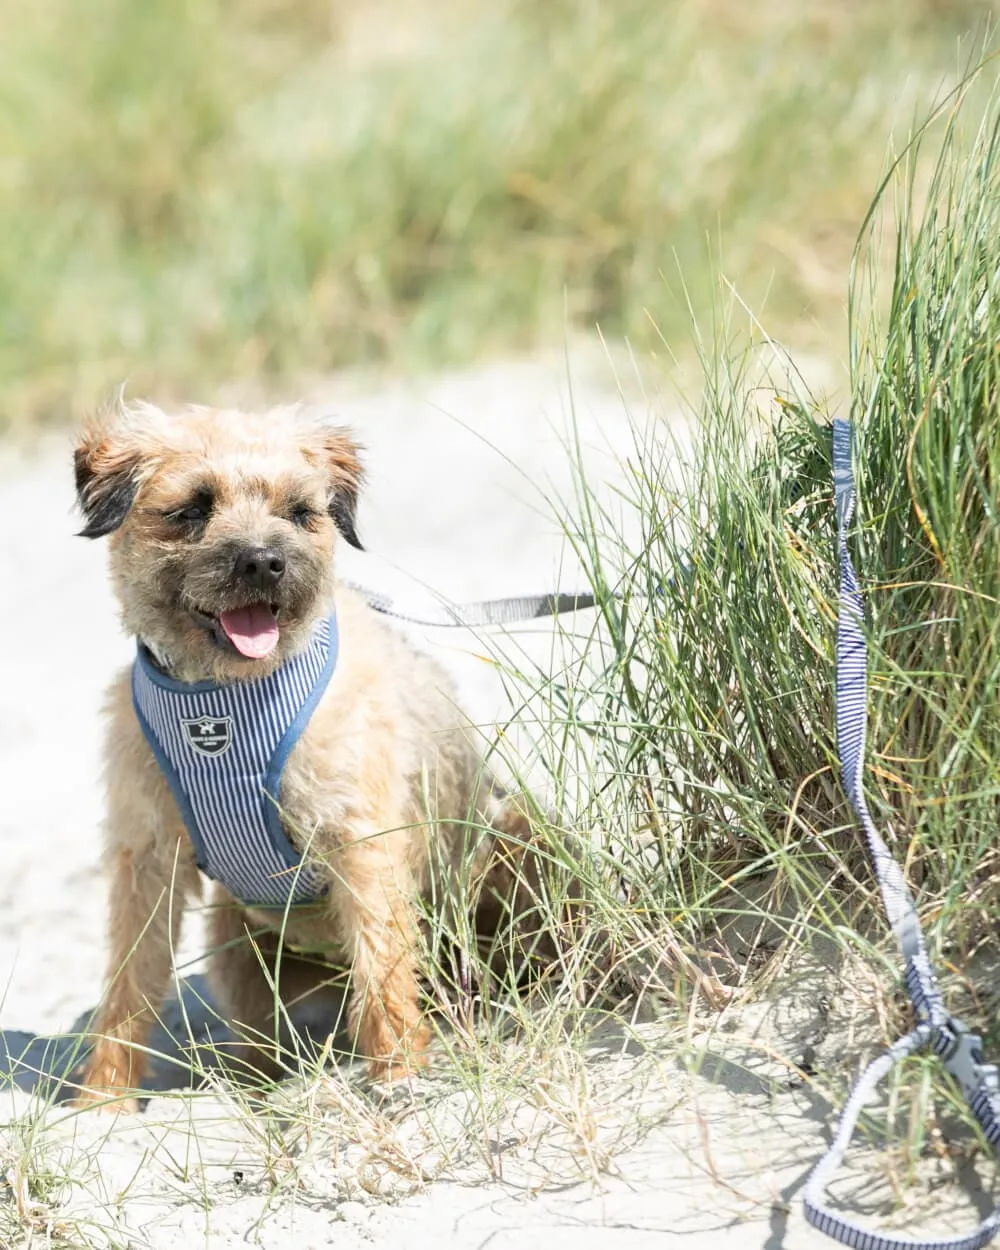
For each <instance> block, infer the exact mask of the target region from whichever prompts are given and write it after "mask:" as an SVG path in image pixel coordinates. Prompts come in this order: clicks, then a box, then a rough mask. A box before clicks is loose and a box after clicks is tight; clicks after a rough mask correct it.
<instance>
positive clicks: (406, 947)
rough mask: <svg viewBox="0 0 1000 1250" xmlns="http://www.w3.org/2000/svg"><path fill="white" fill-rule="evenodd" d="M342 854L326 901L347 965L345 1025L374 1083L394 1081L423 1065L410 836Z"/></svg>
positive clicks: (376, 840)
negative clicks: (348, 990)
mask: <svg viewBox="0 0 1000 1250" xmlns="http://www.w3.org/2000/svg"><path fill="white" fill-rule="evenodd" d="M355 833H356V836H357V840H356V841H355V842H353V843H351V844H350V845H348V846H344V847H342V848H341V850H340V852H339V853H338V855H337V861H336V876H335V884H334V888H333V890H332V892H331V902H332V904H333V906H334V907H335V908H336V922H337V927H338V929H339V931H340V934H341V937H342V941H343V943H344V947H345V949H346V952H347V954H348V955H349V956H350V958H351V964H352V971H351V995H350V1000H349V1005H348V1019H349V1024H350V1028H351V1033H352V1036H353V1038H354V1044H355V1046H356V1047H357V1049H358V1052H359V1053H360V1054H362V1055H364V1057H365V1058H366V1059H367V1060H368V1070H369V1073H370V1075H371V1076H372V1077H374V1078H378V1079H382V1080H386V1081H393V1080H398V1079H399V1078H400V1077H403V1076H405V1075H407V1073H408V1072H411V1071H412V1070H413V1069H415V1068H417V1067H420V1066H422V1065H423V1063H424V1062H425V1059H424V1051H425V1049H426V1047H427V1043H428V1041H429V1039H430V1032H429V1030H428V1028H427V1025H426V1024H425V1023H424V1021H423V1020H422V1018H421V1011H420V985H419V982H418V980H417V952H416V942H417V916H416V900H415V895H414V888H413V883H412V875H411V872H410V867H409V864H408V857H407V852H406V845H407V843H408V841H409V834H408V831H403V830H401V829H399V828H398V827H397V829H395V830H392V831H391V832H387V833H381V832H375V831H372V832H369V833H368V834H367V836H358V831H355Z"/></svg>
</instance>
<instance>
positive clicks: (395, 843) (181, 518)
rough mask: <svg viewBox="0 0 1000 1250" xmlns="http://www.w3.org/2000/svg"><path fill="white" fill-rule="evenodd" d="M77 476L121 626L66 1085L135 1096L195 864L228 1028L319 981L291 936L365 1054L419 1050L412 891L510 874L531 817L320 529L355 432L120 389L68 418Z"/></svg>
mask: <svg viewBox="0 0 1000 1250" xmlns="http://www.w3.org/2000/svg"><path fill="white" fill-rule="evenodd" d="M75 476H76V487H77V497H78V503H79V506H80V509H81V511H82V513H83V516H84V518H85V526H84V528H83V529H82V531H81V534H82V535H83V536H85V537H87V538H93V539H96V538H102V537H105V536H106V537H107V538H108V542H109V561H110V574H111V581H112V585H113V589H114V592H115V595H116V597H117V600H118V604H119V606H120V612H121V620H122V623H123V625H124V628H125V630H126V631H127V633H128V634H129V635H131V636H133V637H134V638H135V639H136V644H137V655H136V660H135V663H134V664H133V665H132V666H131V667H130V668H129V669H128V670H127V671H125V672H123V673H121V674H120V675H119V676H118V677H117V678H116V679H115V681H114V682H113V684H112V685H111V687H110V690H109V692H108V697H107V703H106V717H107V733H106V744H105V781H106V791H107V808H106V821H105V858H106V866H107V869H108V872H109V874H110V889H109V926H108V932H109V951H108V963H107V977H106V985H105V991H104V995H103V998H102V1002H101V1006H100V1008H99V1009H98V1014H97V1017H96V1020H95V1025H94V1034H95V1037H96V1039H97V1040H96V1041H95V1045H94V1049H93V1051H92V1053H91V1055H90V1058H89V1060H88V1062H87V1064H86V1067H85V1070H84V1074H83V1079H82V1083H81V1088H82V1091H83V1092H82V1093H81V1095H80V1097H79V1099H78V1101H79V1102H80V1103H81V1104H84V1105H86V1104H91V1103H103V1104H105V1105H109V1106H112V1105H113V1106H117V1107H122V1106H124V1107H126V1108H129V1109H134V1106H135V1104H134V1103H133V1102H131V1101H130V1099H129V1091H130V1090H131V1091H134V1090H135V1089H136V1087H137V1086H138V1085H139V1083H140V1082H141V1079H142V1075H143V1070H144V1066H145V1065H144V1059H143V1046H144V1044H145V1042H146V1039H147V1036H148V1032H149V1029H150V1026H151V1022H152V1019H153V1016H154V1014H155V1013H156V1011H157V1010H158V1008H159V1006H160V1004H161V1003H162V1001H163V999H164V997H165V995H166V993H167V991H168V989H169V984H170V976H171V952H172V950H173V949H174V947H175V946H176V944H177V941H178V938H179V934H180V927H181V922H182V918H183V915H184V912H185V909H186V908H187V906H188V905H189V904H190V903H191V902H192V901H194V900H197V899H198V898H199V897H201V891H202V886H203V880H204V877H205V875H208V876H210V877H213V878H214V881H213V883H212V884H211V887H210V889H211V896H210V909H209V935H210V947H211V950H212V954H211V956H210V969H209V978H210V983H211V985H212V988H213V991H214V993H215V995H216V997H217V1000H218V1002H219V1004H220V1007H221V1010H222V1012H223V1014H224V1016H225V1017H226V1019H227V1020H228V1021H232V1022H234V1024H236V1025H238V1026H241V1028H242V1030H243V1036H245V1037H249V1038H258V1039H261V1038H264V1039H266V1038H268V1037H272V1036H273V1035H274V1031H275V1024H276V1011H277V1010H278V1009H277V1008H276V1001H275V999H276V994H275V981H278V980H279V973H280V985H279V986H278V988H279V990H280V992H281V994H282V995H284V994H285V992H286V987H287V988H288V989H289V990H291V989H292V988H294V993H295V995H296V996H297V997H301V996H306V995H308V994H309V993H310V992H312V991H314V990H315V991H319V990H320V989H321V988H322V982H323V981H324V978H325V977H328V975H329V970H328V968H326V967H325V966H324V963H323V961H316V960H310V959H309V958H307V957H305V956H304V955H303V954H302V952H308V951H315V950H317V949H324V950H330V949H335V950H336V951H338V952H339V953H340V955H341V956H342V958H343V960H344V962H345V963H346V965H347V966H348V967H349V969H350V978H351V981H350V992H349V996H348V1011H347V1018H348V1024H349V1028H350V1031H351V1034H352V1037H353V1042H354V1046H355V1049H356V1052H357V1053H358V1054H360V1055H362V1056H363V1057H364V1058H365V1059H366V1060H367V1064H368V1071H369V1073H370V1075H371V1076H372V1077H373V1078H381V1079H384V1080H394V1079H397V1078H399V1077H401V1076H404V1075H405V1074H407V1073H410V1072H413V1071H415V1070H416V1069H417V1068H418V1067H419V1066H421V1065H422V1064H423V1063H424V1062H425V1060H426V1049H427V1045H428V1042H429V1038H430V1030H429V1027H428V1024H427V1022H426V1018H425V1016H424V1014H423V1013H422V1009H421V999H420V993H421V991H420V983H419V978H418V959H417V947H418V935H419V930H420V914H421V905H422V904H423V903H424V902H425V901H426V900H428V899H432V898H433V899H440V898H442V897H443V896H445V895H447V894H448V889H447V885H445V888H442V883H441V876H442V874H444V875H445V876H447V875H449V874H450V875H451V876H452V877H453V878H454V879H457V878H458V876H459V875H462V874H463V873H464V877H463V879H465V880H475V881H478V883H479V885H478V887H477V888H478V889H479V892H480V895H481V896H482V897H483V898H486V897H487V895H488V894H489V890H488V889H486V890H484V889H483V887H484V885H485V884H487V883H488V882H489V880H490V879H491V878H490V873H491V871H492V872H494V874H495V877H494V879H495V880H496V881H500V880H502V883H503V889H504V890H505V891H507V892H508V893H510V892H511V891H513V892H514V893H516V892H517V890H518V889H519V888H520V887H521V885H522V883H523V874H521V873H520V872H519V869H518V863H517V862H516V861H517V857H518V854H519V853H518V852H517V851H515V852H514V853H513V859H512V857H511V850H510V848H511V847H518V846H525V845H527V844H528V842H529V841H530V839H531V826H530V823H529V820H528V816H527V814H526V809H525V805H524V804H523V803H519V802H516V801H514V800H511V799H507V798H504V797H502V796H501V792H500V790H499V788H498V786H497V784H496V781H495V779H494V777H493V776H492V775H491V774H490V771H489V769H488V768H487V766H486V764H485V762H484V756H483V750H482V743H481V741H480V740H479V739H478V737H477V734H476V732H475V731H474V730H473V729H472V727H471V726H470V725H469V723H468V722H467V721H466V719H465V718H464V716H463V715H462V713H461V712H460V711H459V709H458V704H457V701H456V698H455V692H454V690H453V689H452V687H451V684H450V681H449V679H448V677H447V676H446V674H445V672H444V671H443V670H442V669H441V667H440V666H439V665H438V664H437V663H436V662H435V661H434V660H432V659H431V658H430V657H429V656H427V655H425V654H423V653H421V652H420V651H418V650H416V649H415V648H414V647H412V646H411V645H410V644H409V642H408V641H407V640H406V639H405V638H404V637H403V636H402V635H401V634H400V633H399V632H397V631H395V630H393V629H392V628H391V627H390V626H389V624H388V623H387V622H386V621H385V620H384V618H382V617H380V616H379V615H378V614H377V613H376V612H375V611H374V610H372V609H371V608H370V607H369V606H368V604H367V603H366V602H365V601H364V600H363V599H362V598H361V597H360V596H359V595H358V594H357V593H355V592H353V591H351V590H350V589H349V588H347V587H345V586H344V585H343V584H341V583H339V582H338V581H337V579H336V577H335V567H336V554H337V547H338V544H339V543H340V542H347V543H349V544H351V545H352V546H355V547H360V545H361V544H360V542H359V539H358V535H357V532H356V510H357V502H358V495H359V491H360V489H361V487H362V481H363V471H362V466H361V462H360V451H359V447H358V445H357V443H356V442H355V440H354V438H353V436H352V434H351V433H350V431H349V430H347V429H345V428H342V427H339V426H335V425H331V424H330V423H329V422H328V421H327V420H325V419H323V418H321V417H318V416H316V415H314V414H311V413H310V412H309V411H307V410H303V409H299V408H276V409H271V410H270V411H265V412H261V413H247V412H242V411H235V410H219V409H213V408H207V407H190V408H186V409H183V410H181V411H177V412H174V413H168V412H166V411H164V410H162V409H160V408H158V407H155V406H153V405H150V404H146V403H134V404H125V403H124V402H119V403H117V404H116V405H114V406H112V407H110V408H108V409H107V410H105V411H103V412H101V413H100V414H98V415H97V416H96V417H94V418H93V419H91V420H90V421H88V422H87V423H86V424H85V426H84V429H83V431H82V434H81V437H80V440H79V444H78V446H77V448H76V451H75ZM331 653H332V657H331ZM293 687H294V689H293ZM293 696H294V697H293ZM199 700H200V702H199ZM226 700H229V702H228V703H226V702H225V701H226ZM285 703H287V704H288V707H284V704H285ZM283 707H284V710H282V708H283ZM282 717H283V718H284V719H282ZM272 720H273V721H274V723H273V724H272V723H271V722H272ZM265 729H266V730H267V732H266V733H265ZM268 735H270V736H269V737H268ZM258 737H262V740H261V741H259V742H258V741H256V739H257V738H258ZM263 738H266V739H267V740H266V741H264V740H263ZM255 752H256V754H255ZM241 753H242V754H241ZM279 757H280V759H279ZM223 765H225V768H228V769H230V771H231V773H232V775H233V777H234V778H235V781H232V780H230V781H227V780H225V777H226V776H227V775H228V774H226V773H225V772H224V771H219V770H220V769H223ZM220 778H221V780H220ZM227 787H229V789H227ZM233 787H235V788H236V790H238V791H240V792H239V793H236V794H233V793H230V790H231V789H232V788H233ZM223 809H225V810H223ZM251 843H252V846H251ZM500 847H502V848H503V849H502V853H501V854H500V855H499V856H498V855H497V854H496V851H497V849H498V848H500ZM251 860H253V862H251ZM491 864H492V866H493V867H492V868H491ZM529 875H530V874H529ZM432 905H433V904H432ZM490 906H492V908H493V909H494V910H496V907H497V900H496V899H495V898H492V900H491V901H490ZM257 1050H258V1052H259V1053H258V1054H257V1059H259V1060H260V1063H259V1065H258V1066H260V1067H261V1068H264V1067H266V1059H265V1054H264V1053H265V1051H266V1047H264V1046H262V1045H261V1046H258V1047H257Z"/></svg>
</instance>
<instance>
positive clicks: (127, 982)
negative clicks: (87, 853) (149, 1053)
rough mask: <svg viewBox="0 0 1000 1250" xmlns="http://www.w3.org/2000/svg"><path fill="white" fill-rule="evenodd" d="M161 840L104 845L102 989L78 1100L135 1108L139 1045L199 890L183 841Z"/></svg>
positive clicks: (141, 1065)
mask: <svg viewBox="0 0 1000 1250" xmlns="http://www.w3.org/2000/svg"><path fill="white" fill-rule="evenodd" d="M172 842H173V845H174V847H175V848H176V849H177V851H178V853H177V854H176V855H171V854H170V853H169V851H168V849H167V846H168V845H169V843H168V844H167V845H164V839H162V838H156V837H155V836H149V837H148V838H147V839H144V840H142V841H140V842H138V843H137V842H136V841H135V840H132V841H130V842H128V843H121V844H117V845H116V844H115V843H114V841H113V842H112V845H111V846H110V847H109V857H110V861H111V862H110V868H111V874H110V876H111V880H110V897H109V902H110V908H109V911H110V917H109V919H110V923H109V926H108V928H109V939H110V950H109V953H108V970H107V976H106V978H105V991H104V996H103V998H102V1001H101V1006H100V1008H99V1010H98V1013H97V1018H96V1021H95V1024H94V1033H95V1035H96V1038H97V1040H96V1042H95V1044H94V1050H93V1053H92V1054H91V1056H90V1059H89V1061H88V1063H87V1066H86V1070H85V1075H84V1078H83V1082H82V1085H83V1089H82V1092H81V1093H80V1095H79V1097H78V1098H77V1100H76V1103H77V1105H78V1106H89V1105H93V1104H96V1103H103V1104H105V1105H106V1106H107V1107H108V1108H109V1109H110V1110H125V1111H134V1110H136V1109H137V1104H136V1102H135V1100H134V1098H130V1097H128V1096H127V1093H126V1091H129V1090H134V1089H135V1088H136V1087H137V1085H138V1084H139V1082H140V1081H141V1079H142V1076H143V1073H144V1070H145V1067H146V1055H145V1053H144V1051H143V1047H144V1046H145V1044H146V1041H147V1039H148V1037H149V1030H150V1027H151V1025H152V1022H153V1018H154V1015H155V1013H156V1012H158V1011H159V1010H160V1007H161V1005H162V1003H163V1000H164V998H165V997H166V993H167V989H168V987H169V984H170V969H171V958H172V952H173V950H174V947H175V946H176V944H177V941H178V939H179V937H180V928H181V919H182V917H183V913H184V907H185V904H186V902H187V899H188V898H189V897H190V895H191V894H192V893H194V892H195V891H196V890H197V889H198V876H197V870H196V869H195V867H194V864H193V862H192V861H191V859H190V856H189V854H188V853H187V852H188V847H187V843H186V840H185V841H184V842H180V841H178V839H176V838H174V839H172Z"/></svg>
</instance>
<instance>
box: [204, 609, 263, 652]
mask: <svg viewBox="0 0 1000 1250" xmlns="http://www.w3.org/2000/svg"><path fill="white" fill-rule="evenodd" d="M279 611H280V609H279V607H278V605H277V604H276V603H253V604H250V605H249V606H248V607H245V608H229V609H227V610H226V611H225V612H220V613H219V615H218V616H214V615H213V614H212V613H211V612H205V611H204V610H203V609H202V608H198V609H196V611H195V613H194V615H195V619H196V620H197V621H198V623H199V624H200V625H202V626H204V627H205V628H206V629H210V630H211V631H212V633H213V635H214V637H215V640H216V641H217V642H219V643H222V644H224V643H225V642H228V643H230V644H231V645H232V647H233V648H234V649H235V650H236V651H238V652H239V653H240V655H242V656H245V657H246V658H247V659H248V660H262V659H264V657H265V656H268V655H270V654H271V652H272V651H273V650H274V648H275V647H276V646H277V645H278V638H279V636H280V631H279V629H278V614H279Z"/></svg>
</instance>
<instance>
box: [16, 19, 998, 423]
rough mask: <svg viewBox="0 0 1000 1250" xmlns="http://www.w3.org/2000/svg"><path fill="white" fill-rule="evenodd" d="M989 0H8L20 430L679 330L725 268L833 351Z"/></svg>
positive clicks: (774, 320) (793, 330)
mask: <svg viewBox="0 0 1000 1250" xmlns="http://www.w3.org/2000/svg"><path fill="white" fill-rule="evenodd" d="M993 8H994V6H993V5H988V4H983V3H981V2H977V3H972V2H971V0H968V2H963V0H951V2H949V0H870V2H869V0H761V2H760V3H758V4H756V5H748V4H746V3H745V2H743V0H494V2H493V3H492V4H489V5H486V4H483V3H473V2H471V0H436V3H435V4H433V5H431V4H428V3H424V2H423V0H412V2H411V3H407V4H404V3H402V0H396V3H384V2H378V0H376V2H374V3H369V4H366V5H363V6H362V5H354V6H351V5H349V4H347V3H343V2H341V0H298V2H297V3H294V4H292V3H288V0H230V3H226V4H224V3H218V2H216V0H146V2H145V3H141V4H136V3H134V2H132V0H87V2H85V3H80V2H79V0H37V2H36V3H35V4H34V5H30V6H29V5H22V4H15V3H13V2H12V0H0V17H2V22H3V32H4V33H3V38H2V41H0V283H2V289H3V295H4V298H3V300H2V303H0V398H2V402H0V423H2V424H4V425H7V426H8V427H10V426H18V425H22V424H24V423H32V422H38V421H40V420H45V419H51V418H56V419H60V418H64V417H67V416H73V415H75V414H76V412H77V410H78V409H81V408H88V407H90V406H92V404H93V402H94V400H95V398H96V397H97V396H98V395H99V394H100V393H101V392H102V391H103V390H105V389H106V388H108V387H110V386H113V385H114V384H116V383H118V382H119V381H121V380H122V379H123V378H125V377H128V378H129V379H130V384H131V386H132V388H133V389H134V390H139V391H152V392H154V393H156V394H157V395H159V396H160V397H167V398H169V397H171V396H185V397H189V398H190V397H205V396H207V395H208V394H210V392H211V391H212V390H213V389H214V388H215V387H217V386H218V385H221V384H223V383H225V382H227V381H229V380H230V379H232V378H244V379H245V378H254V379H260V380H263V381H265V382H268V381H270V382H272V383H274V384H277V385H280V384H281V383H282V382H287V381H288V380H289V379H292V378H294V377H295V376H296V375H298V376H300V377H301V376H302V375H303V374H308V375H316V374H319V373H323V372H326V371H328V370H332V369H336V368H339V367H342V366H351V365H356V364H359V363H369V362H376V363H380V364H387V365H388V366H389V367H391V368H399V369H413V368H425V367H430V368H433V367H439V366H444V365H448V364H453V363H456V362H461V361H466V360H469V359H472V358H474V357H477V356H482V355H487V354H492V353H499V352H511V351H520V350H530V349H532V348H534V347H536V346H540V345H544V344H548V343H552V342H559V341H561V339H562V338H563V336H564V334H565V332H566V329H567V326H568V327H569V329H570V330H572V329H575V328H578V327H582V328H588V327H593V326H594V325H595V324H599V325H600V327H601V328H602V330H603V331H604V333H605V334H606V335H608V336H609V337H611V338H619V337H621V336H628V337H629V339H630V340H631V341H632V342H633V344H634V345H636V346H637V347H638V348H639V349H640V350H645V349H651V348H653V349H655V348H657V346H658V347H659V349H660V350H662V346H663V344H662V339H665V340H666V341H667V342H668V343H670V344H671V346H673V340H674V337H675V336H677V337H678V338H683V337H684V335H685V334H686V333H687V329H686V327H687V325H688V321H689V312H688V309H687V308H686V302H687V301H688V300H689V301H690V304H691V305H692V306H693V308H694V311H695V312H696V313H698V312H701V311H703V310H704V309H706V308H707V307H708V305H709V302H710V301H711V300H712V297H713V290H714V289H715V288H717V284H718V281H719V277H718V275H719V273H720V271H721V272H722V273H723V274H725V276H726V277H727V278H728V279H730V280H732V281H733V282H734V283H735V284H736V286H737V287H738V289H739V290H740V292H741V294H742V295H743V296H744V297H745V298H746V300H747V302H748V303H749V304H750V306H751V307H753V308H754V309H755V311H756V312H758V313H761V314H762V315H763V317H764V319H765V321H766V323H767V325H768V327H769V329H770V330H771V331H772V332H773V333H775V334H777V335H780V336H783V337H785V338H786V340H787V341H788V342H789V343H790V344H791V345H792V346H794V347H798V348H806V349H809V350H820V351H822V352H824V353H829V352H831V351H835V352H837V353H838V354H840V355H842V354H843V352H844V347H843V342H844V339H845V323H846V319H845V302H846V273H847V265H848V261H849V258H850V253H851V247H852V244H853V242H854V238H855V234H856V231H857V228H858V225H859V222H860V220H861V218H862V216H863V214H864V211H865V209H866V207H867V205H868V202H869V200H870V196H871V192H872V189H873V187H874V185H875V184H876V181H877V178H878V175H879V172H880V170H881V169H882V168H883V165H884V161H885V155H886V150H887V144H888V138H889V134H890V131H891V129H892V127H893V126H894V125H895V126H896V127H897V128H901V131H902V134H903V135H905V132H906V130H907V128H908V126H909V123H910V121H911V119H912V118H913V117H914V116H915V115H917V114H919V113H921V112H923V111H924V110H925V108H926V106H927V104H928V102H929V101H930V100H932V99H933V98H935V97H936V96H938V95H940V92H941V89H942V87H943V86H948V85H951V84H952V83H953V82H954V81H955V80H956V79H957V77H958V76H959V73H960V70H961V68H962V66H963V65H964V64H965V63H966V62H967V61H968V59H969V56H970V49H974V48H975V47H977V46H979V45H978V44H977V43H976V39H977V38H978V39H980V40H981V38H982V32H983V30H984V28H985V25H986V23H987V22H988V21H989V19H990V18H991V16H992V13H993ZM963 37H964V43H963V42H962V41H963ZM682 327H683V328H682ZM661 336H662V339H661ZM293 389H294V388H293Z"/></svg>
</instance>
